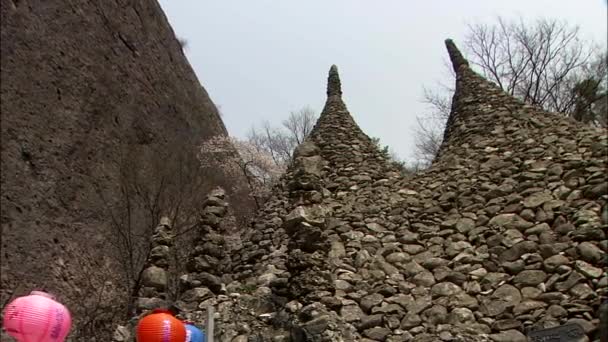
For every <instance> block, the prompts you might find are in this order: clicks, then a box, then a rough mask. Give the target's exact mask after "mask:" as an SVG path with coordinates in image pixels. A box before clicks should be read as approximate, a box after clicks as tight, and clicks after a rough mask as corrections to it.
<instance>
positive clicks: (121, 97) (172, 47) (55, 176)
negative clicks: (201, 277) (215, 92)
mask: <svg viewBox="0 0 608 342" xmlns="http://www.w3.org/2000/svg"><path fill="white" fill-rule="evenodd" d="M0 8H1V12H0V13H1V40H2V44H1V50H0V51H1V72H2V82H1V88H0V90H1V91H0V95H1V122H2V125H1V126H2V128H1V129H2V152H1V156H2V176H1V187H2V195H1V206H2V213H1V223H2V272H1V273H2V284H1V286H2V301H4V300H6V298H7V297H8V296H9V295H10V294H11V292H16V293H19V294H21V293H23V291H26V290H28V289H31V288H32V287H45V288H47V289H48V290H49V291H52V292H54V293H56V294H57V295H59V297H60V298H61V299H62V301H65V302H66V303H68V304H71V305H72V306H73V307H76V308H79V309H77V310H80V308H83V306H84V302H88V301H89V300H90V301H94V299H93V298H91V296H92V294H91V293H84V292H86V291H85V289H86V288H102V287H104V283H105V290H104V291H105V292H104V296H105V295H109V294H110V293H119V294H121V295H130V293H127V292H125V291H127V289H125V288H122V287H121V285H119V283H121V279H122V278H121V277H122V276H123V273H124V268H125V265H124V264H123V262H124V260H125V259H124V257H125V255H124V254H125V253H124V252H126V250H125V248H127V246H120V245H117V242H116V241H117V240H116V239H115V238H116V236H117V234H118V232H117V231H116V229H115V228H116V227H121V229H123V231H124V229H129V230H132V236H133V239H134V240H135V241H131V242H130V243H132V244H135V245H138V244H142V243H143V244H146V243H147V239H148V238H149V235H148V234H147V232H148V231H149V230H150V229H152V228H154V226H155V225H156V223H158V219H159V215H160V214H166V213H158V212H157V211H158V210H157V209H158V208H157V207H154V204H157V205H158V204H159V203H160V202H162V203H164V204H166V203H177V202H178V200H179V198H178V197H176V196H178V195H183V196H184V197H186V196H189V197H188V198H187V199H185V200H184V201H182V202H183V203H182V202H180V203H182V208H181V209H182V212H183V211H186V209H188V210H189V209H192V208H193V207H196V206H197V205H200V203H196V196H198V195H197V193H199V192H200V193H203V194H204V193H206V192H207V191H208V190H209V189H211V188H212V187H213V186H216V185H222V186H224V187H225V188H226V189H230V191H229V193H230V194H231V195H232V196H231V198H233V199H237V201H236V202H233V203H232V204H233V205H234V208H239V212H238V213H237V215H238V216H240V217H244V216H245V214H246V213H247V212H248V210H250V209H251V208H252V202H251V201H250V200H249V197H248V195H247V192H246V191H245V190H243V188H240V187H239V186H235V185H238V184H240V183H239V180H234V179H225V177H224V176H223V175H222V174H221V172H219V171H218V172H216V173H212V174H205V175H197V174H196V172H194V171H193V167H194V166H195V164H196V158H195V153H196V145H197V144H200V142H201V140H202V139H204V138H208V137H211V136H213V135H217V134H226V129H225V127H224V125H223V123H222V120H221V119H220V117H219V115H218V111H217V109H216V107H215V106H214V104H213V103H212V101H211V100H210V99H209V97H208V94H207V92H206V91H205V89H203V88H202V86H201V85H200V84H199V82H198V80H197V79H196V76H195V74H194V72H193V70H192V69H191V67H190V65H189V63H188V62H187V60H186V58H185V56H184V54H183V52H182V50H181V47H180V44H179V42H178V41H177V39H176V37H175V35H174V33H173V31H172V29H171V28H170V26H169V24H168V22H167V19H166V18H165V16H164V14H163V12H162V10H161V8H160V6H159V5H158V4H157V3H156V1H147V0H145V1H144V0H124V1H120V0H119V1H111V2H108V1H88V2H87V1H76V2H74V1H54V0H53V1H27V2H25V1H11V0H2V3H1V7H0ZM186 173H187V175H185V174H186ZM194 183H196V184H194ZM235 188H236V190H234V189H235ZM169 189H170V190H171V191H168V190H169ZM235 191H236V192H235ZM169 193H170V194H171V196H173V197H171V196H169V195H168V194H169ZM159 194H160V195H159ZM127 195H129V196H132V197H131V198H126V196H127ZM144 198H145V199H147V200H145V201H144V200H143V199H144ZM182 199H183V198H182ZM126 202H131V207H130V208H129V209H131V210H130V211H129V212H125V209H124V208H125V205H124V204H125V203H126ZM144 202H145V203H144ZM185 202H187V203H185ZM121 208H122V209H121ZM113 226H114V227H113ZM123 240H124V239H123ZM127 254H128V253H127ZM138 260H141V257H139V259H138ZM109 289H112V291H114V292H112V291H110V290H109ZM123 299H124V298H123ZM94 304H95V303H91V305H89V306H91V307H93V306H95V305H94ZM87 305H88V304H87ZM89 309H90V308H89ZM91 310H92V309H91Z"/></svg>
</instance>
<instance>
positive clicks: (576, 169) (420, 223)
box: [186, 41, 608, 342]
mask: <svg viewBox="0 0 608 342" xmlns="http://www.w3.org/2000/svg"><path fill="white" fill-rule="evenodd" d="M446 44H447V47H448V52H449V54H450V57H451V59H452V62H453V66H454V69H455V71H456V74H457V81H456V92H455V95H454V101H453V107H452V112H451V115H450V118H449V121H448V127H447V128H446V132H445V140H444V143H443V146H442V147H441V151H440V153H439V155H438V157H437V159H436V160H435V162H434V163H433V165H432V167H431V168H430V169H428V170H426V171H424V172H422V173H419V174H417V175H415V176H414V177H408V178H403V177H401V176H400V175H399V173H398V172H396V170H394V169H393V168H392V166H391V165H390V164H389V163H387V161H386V160H384V158H383V157H382V155H381V154H380V153H379V151H377V150H376V149H375V147H374V146H373V144H372V142H371V140H370V138H369V137H368V136H367V135H365V134H364V133H363V132H362V131H361V130H360V129H359V127H358V126H357V125H356V123H355V122H354V120H353V118H352V117H351V116H350V114H349V113H348V110H347V109H346V106H345V104H344V103H343V101H342V99H341V94H342V90H341V85H340V80H339V76H338V72H337V68H336V67H335V66H334V67H332V68H331V70H330V73H329V80H328V90H327V95H328V98H327V102H326V105H325V108H324V110H323V112H322V114H321V116H320V118H319V121H318V122H317V124H316V126H315V128H314V130H313V132H312V133H311V135H310V137H309V138H308V139H307V141H306V142H305V143H304V144H303V145H301V146H300V147H299V148H298V150H297V151H296V153H295V158H294V161H293V164H292V166H291V167H290V168H289V170H288V172H287V173H286V175H285V176H284V178H283V180H282V182H281V183H280V184H279V185H278V186H277V187H276V188H275V191H274V194H273V196H272V198H271V199H270V201H269V202H268V203H266V206H265V207H264V208H263V209H262V210H261V211H260V212H259V213H258V218H257V219H256V220H255V221H254V222H253V224H252V225H251V226H250V228H249V229H247V230H245V231H244V232H243V233H242V235H241V242H240V244H235V249H234V250H232V251H231V252H230V253H229V254H230V255H232V265H233V267H232V273H231V274H230V276H229V277H228V276H226V275H225V276H224V278H223V279H224V280H226V281H229V280H232V282H230V283H228V284H227V285H226V288H225V290H226V293H216V295H214V296H213V298H208V299H205V302H204V303H205V304H204V305H201V306H199V308H198V309H194V311H192V312H190V313H186V315H189V316H188V317H204V310H205V307H206V306H208V305H216V306H217V308H216V310H217V312H218V314H219V315H218V317H217V322H216V332H217V337H218V338H219V340H220V341H241V340H242V341H245V340H249V341H367V342H370V341H526V335H527V334H528V333H529V332H531V331H534V330H538V329H543V328H550V327H555V326H559V325H563V324H567V323H577V324H579V325H580V326H581V327H582V328H583V329H584V331H585V333H586V334H587V335H588V337H589V339H590V340H594V338H596V337H597V336H598V334H599V329H598V327H599V326H600V322H599V319H600V310H599V308H600V305H601V303H602V302H603V301H605V300H606V296H607V294H608V276H607V274H606V266H607V265H606V260H607V259H606V252H607V250H608V240H607V238H606V232H605V229H606V227H607V225H608V222H607V221H608V220H607V218H608V214H607V213H606V211H607V210H608V207H607V204H606V203H607V199H608V194H607V193H606V186H605V184H606V173H605V170H606V167H607V166H608V165H607V161H606V153H607V151H608V150H607V147H608V138H607V136H606V134H605V132H603V131H601V130H596V129H593V128H589V127H584V126H582V125H580V124H578V123H576V122H574V121H571V120H569V119H564V118H562V117H558V116H556V115H553V114H551V113H545V112H542V111H540V110H538V109H535V108H532V107H530V106H527V105H524V104H523V103H521V102H519V101H517V100H516V99H514V98H512V97H510V96H508V95H507V94H505V93H503V92H501V91H500V89H499V88H498V87H497V86H495V85H494V84H492V83H490V82H488V81H487V80H485V79H483V78H482V77H480V76H479V75H477V74H476V73H474V72H473V71H472V70H471V69H470V68H469V66H468V63H467V61H466V60H465V59H464V57H463V56H462V55H461V54H460V52H459V51H458V49H457V48H456V46H455V45H454V44H453V43H452V42H451V41H447V42H446ZM203 292H204V293H205V294H211V293H212V292H214V291H211V290H209V291H203ZM193 298H194V297H193ZM190 306H191V307H194V304H191V305H190ZM602 310H604V309H602ZM602 315H603V314H602ZM195 320H197V319H196V318H195ZM197 322H199V323H201V324H202V323H204V320H202V319H198V320H197Z"/></svg>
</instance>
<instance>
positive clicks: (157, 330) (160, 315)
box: [137, 310, 186, 342]
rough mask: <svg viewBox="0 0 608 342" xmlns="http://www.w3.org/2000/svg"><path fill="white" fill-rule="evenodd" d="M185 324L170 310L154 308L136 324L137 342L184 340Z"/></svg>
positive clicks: (176, 341)
mask: <svg viewBox="0 0 608 342" xmlns="http://www.w3.org/2000/svg"><path fill="white" fill-rule="evenodd" d="M184 341H186V326H185V325H184V323H182V321H180V320H179V319H177V318H175V317H174V316H173V315H172V314H171V312H170V311H167V310H154V311H153V312H152V313H151V314H149V315H147V316H145V317H144V318H142V319H141V320H140V321H139V324H137V342H184Z"/></svg>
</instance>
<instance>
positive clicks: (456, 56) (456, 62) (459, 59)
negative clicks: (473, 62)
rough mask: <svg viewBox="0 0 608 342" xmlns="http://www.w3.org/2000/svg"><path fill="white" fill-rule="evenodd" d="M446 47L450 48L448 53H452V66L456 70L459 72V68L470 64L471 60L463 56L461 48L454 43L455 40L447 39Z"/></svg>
mask: <svg viewBox="0 0 608 342" xmlns="http://www.w3.org/2000/svg"><path fill="white" fill-rule="evenodd" d="M445 47H446V48H447V49H448V55H450V60H451V61H452V67H453V68H454V71H455V72H456V73H458V68H459V67H460V66H462V65H465V66H469V62H468V61H467V60H466V59H465V58H464V57H463V56H462V53H460V50H458V48H457V47H456V44H454V41H452V40H451V39H446V40H445Z"/></svg>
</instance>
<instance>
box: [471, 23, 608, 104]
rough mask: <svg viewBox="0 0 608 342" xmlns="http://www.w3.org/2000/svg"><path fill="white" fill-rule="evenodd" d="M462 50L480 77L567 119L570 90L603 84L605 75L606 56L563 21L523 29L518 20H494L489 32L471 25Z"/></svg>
mask: <svg viewBox="0 0 608 342" xmlns="http://www.w3.org/2000/svg"><path fill="white" fill-rule="evenodd" d="M465 47H466V50H467V52H468V54H469V55H470V61H471V62H472V63H473V65H474V66H477V68H478V69H479V70H480V71H481V72H482V73H483V75H484V76H485V77H487V78H488V79H490V80H491V81H493V82H495V83H496V84H498V86H499V87H500V88H501V89H503V90H504V91H506V92H507V93H509V94H511V95H513V96H515V97H518V98H520V99H522V100H523V101H524V102H527V103H530V104H534V105H538V106H541V107H542V108H544V109H546V110H548V111H551V112H559V113H566V114H572V113H573V112H574V110H575V107H576V96H577V94H576V93H575V92H573V91H572V90H573V89H574V87H575V86H576V85H577V84H578V83H579V82H581V81H583V80H586V79H589V78H593V79H595V80H597V81H598V82H603V83H604V84H605V83H606V77H607V75H608V74H607V73H606V67H605V60H606V57H605V53H602V51H601V49H599V48H598V47H597V46H596V45H595V44H592V43H590V42H587V41H584V40H583V39H581V34H580V31H579V27H578V26H570V25H568V24H567V23H566V22H564V21H558V20H551V19H538V20H536V21H535V22H533V23H530V24H528V23H526V22H524V21H523V19H521V18H520V19H519V20H518V21H506V20H505V19H504V18H500V17H499V18H498V20H497V24H495V25H492V26H489V25H485V24H479V23H478V24H470V25H469V34H468V35H467V37H466V39H465ZM598 59H599V60H603V63H601V62H600V63H598V62H597V61H598ZM594 66H595V67H594ZM597 66H600V68H598V67H597Z"/></svg>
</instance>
